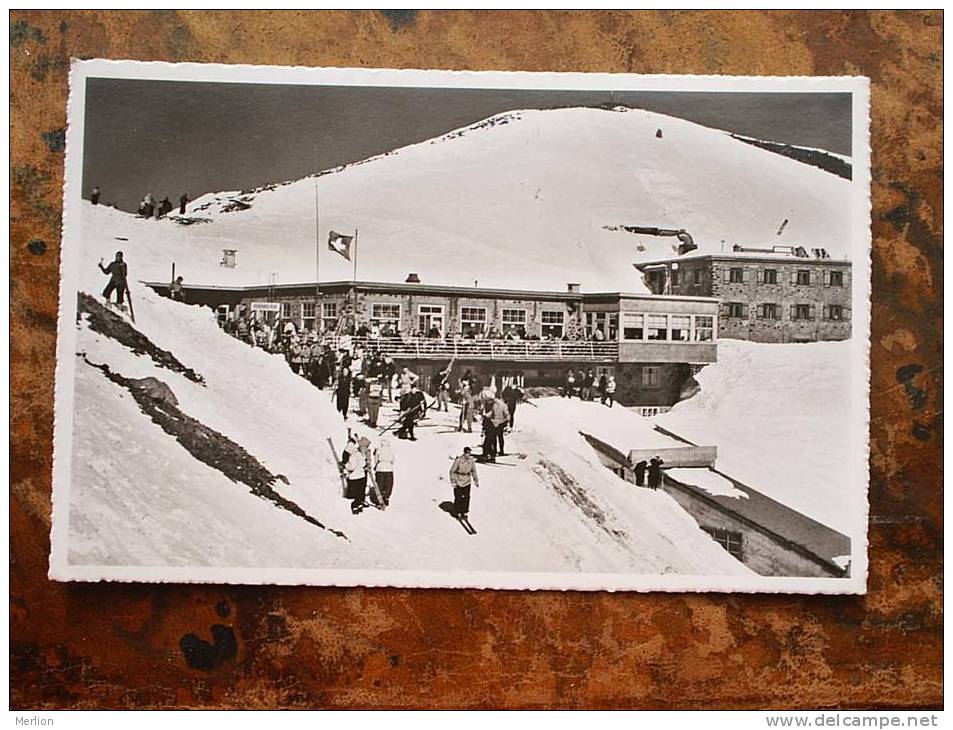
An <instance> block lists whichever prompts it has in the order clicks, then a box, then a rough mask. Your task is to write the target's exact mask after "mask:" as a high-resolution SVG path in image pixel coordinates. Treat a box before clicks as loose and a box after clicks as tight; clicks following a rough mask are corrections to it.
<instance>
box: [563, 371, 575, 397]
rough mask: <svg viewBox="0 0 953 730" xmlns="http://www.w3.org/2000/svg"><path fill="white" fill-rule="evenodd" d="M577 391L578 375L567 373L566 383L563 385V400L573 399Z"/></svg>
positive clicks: (571, 372)
mask: <svg viewBox="0 0 953 730" xmlns="http://www.w3.org/2000/svg"><path fill="white" fill-rule="evenodd" d="M575 390H576V375H575V373H573V371H572V370H569V372H567V373H566V382H565V384H564V385H563V398H572V394H573V392H574V391H575Z"/></svg>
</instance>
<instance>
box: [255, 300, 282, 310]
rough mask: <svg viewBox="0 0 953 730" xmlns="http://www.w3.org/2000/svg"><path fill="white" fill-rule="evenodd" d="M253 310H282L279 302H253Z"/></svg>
mask: <svg viewBox="0 0 953 730" xmlns="http://www.w3.org/2000/svg"><path fill="white" fill-rule="evenodd" d="M251 311H253V312H280V311H281V304H279V303H278V302H252V303H251Z"/></svg>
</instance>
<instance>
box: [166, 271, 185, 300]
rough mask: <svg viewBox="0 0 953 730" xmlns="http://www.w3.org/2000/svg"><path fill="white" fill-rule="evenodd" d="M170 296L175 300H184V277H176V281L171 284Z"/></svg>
mask: <svg viewBox="0 0 953 730" xmlns="http://www.w3.org/2000/svg"><path fill="white" fill-rule="evenodd" d="M169 296H170V297H172V298H173V299H174V300H175V301H177V302H181V301H182V277H181V276H177V277H175V281H173V282H172V283H171V284H169Z"/></svg>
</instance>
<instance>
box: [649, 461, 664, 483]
mask: <svg viewBox="0 0 953 730" xmlns="http://www.w3.org/2000/svg"><path fill="white" fill-rule="evenodd" d="M664 463H665V462H664V461H662V460H661V459H660V458H659V457H658V456H653V457H652V459H651V461H649V488H651V489H658V488H659V487H661V486H662V464H664Z"/></svg>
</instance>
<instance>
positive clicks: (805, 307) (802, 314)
mask: <svg viewBox="0 0 953 730" xmlns="http://www.w3.org/2000/svg"><path fill="white" fill-rule="evenodd" d="M791 319H796V320H801V321H803V320H811V319H814V305H812V304H792V305H791Z"/></svg>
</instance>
